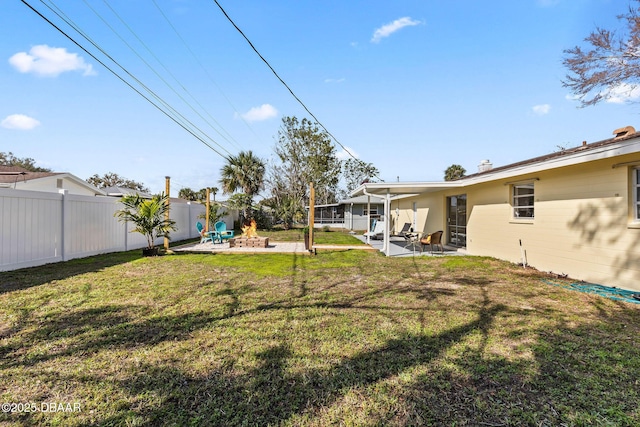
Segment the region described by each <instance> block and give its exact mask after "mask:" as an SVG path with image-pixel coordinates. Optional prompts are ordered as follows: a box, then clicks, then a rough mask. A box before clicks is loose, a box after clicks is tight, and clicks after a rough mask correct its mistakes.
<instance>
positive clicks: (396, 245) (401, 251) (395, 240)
mask: <svg viewBox="0 0 640 427" xmlns="http://www.w3.org/2000/svg"><path fill="white" fill-rule="evenodd" d="M354 237H355V238H357V239H359V240H361V241H363V242H365V243H366V240H367V238H366V237H365V236H362V235H354ZM369 245H370V246H371V247H373V248H374V249H377V250H379V251H381V252H382V245H383V241H382V240H373V239H371V240H370V241H369ZM406 245H407V242H406V241H405V240H404V239H403V238H400V237H395V236H391V239H390V246H389V256H392V257H399V256H451V255H466V253H465V252H464V250H463V249H458V248H453V247H447V246H446V245H445V246H444V252H440V251H437V250H434V252H433V253H431V247H430V246H426V247H425V250H424V251H423V252H421V251H420V246H416V247H415V249H414V247H412V246H409V247H407V246H406ZM434 249H435V247H434Z"/></svg>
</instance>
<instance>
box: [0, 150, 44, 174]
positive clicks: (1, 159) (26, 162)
mask: <svg viewBox="0 0 640 427" xmlns="http://www.w3.org/2000/svg"><path fill="white" fill-rule="evenodd" d="M0 166H18V167H21V168H23V169H26V170H28V171H29V172H51V169H47V168H41V167H39V166H36V165H35V160H33V159H32V158H31V157H24V158H20V157H16V156H14V155H13V153H12V152H11V151H9V152H7V153H5V152H0Z"/></svg>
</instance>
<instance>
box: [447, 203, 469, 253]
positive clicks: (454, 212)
mask: <svg viewBox="0 0 640 427" xmlns="http://www.w3.org/2000/svg"><path fill="white" fill-rule="evenodd" d="M446 243H447V244H449V245H451V246H455V247H458V248H464V247H466V246H467V195H466V194H460V195H457V196H451V197H447V242H446Z"/></svg>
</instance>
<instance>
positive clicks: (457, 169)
mask: <svg viewBox="0 0 640 427" xmlns="http://www.w3.org/2000/svg"><path fill="white" fill-rule="evenodd" d="M465 173H467V170H466V169H465V168H463V167H462V166H460V165H456V164H453V165H451V166H449V167H448V168H447V169H446V170H445V171H444V180H445V181H455V180H456V179H460V178H462V177H463V176H464V174H465Z"/></svg>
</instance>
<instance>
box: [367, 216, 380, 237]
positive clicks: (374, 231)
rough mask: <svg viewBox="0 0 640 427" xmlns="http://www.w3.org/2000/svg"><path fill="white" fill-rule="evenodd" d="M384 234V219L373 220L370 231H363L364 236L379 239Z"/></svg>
mask: <svg viewBox="0 0 640 427" xmlns="http://www.w3.org/2000/svg"><path fill="white" fill-rule="evenodd" d="M383 235H384V221H378V220H375V219H374V220H373V224H372V226H371V231H368V232H366V233H364V236H365V237H369V238H371V239H376V240H377V239H381V238H382V236H383Z"/></svg>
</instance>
